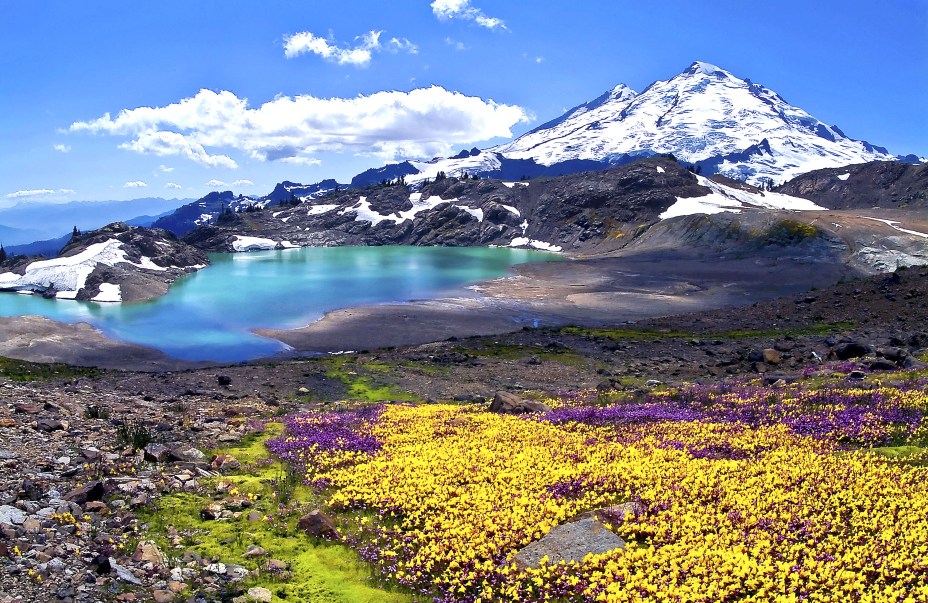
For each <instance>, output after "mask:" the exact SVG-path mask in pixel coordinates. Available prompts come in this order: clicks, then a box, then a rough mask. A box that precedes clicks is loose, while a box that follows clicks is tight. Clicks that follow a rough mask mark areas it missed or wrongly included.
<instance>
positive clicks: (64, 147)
mask: <svg viewBox="0 0 928 603" xmlns="http://www.w3.org/2000/svg"><path fill="white" fill-rule="evenodd" d="M52 148H53V149H55V150H56V151H58V152H59V153H70V152H71V147H69V146H68V145H66V144H56V145H54V146H53V147H52Z"/></svg>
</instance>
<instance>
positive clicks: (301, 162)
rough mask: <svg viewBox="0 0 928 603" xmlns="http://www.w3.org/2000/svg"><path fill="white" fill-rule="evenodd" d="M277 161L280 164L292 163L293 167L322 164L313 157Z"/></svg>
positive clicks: (286, 158)
mask: <svg viewBox="0 0 928 603" xmlns="http://www.w3.org/2000/svg"><path fill="white" fill-rule="evenodd" d="M278 161H280V162H281V163H292V164H294V165H319V164H320V163H322V162H321V161H320V160H318V159H315V158H314V157H284V158H283V159H279V160H278Z"/></svg>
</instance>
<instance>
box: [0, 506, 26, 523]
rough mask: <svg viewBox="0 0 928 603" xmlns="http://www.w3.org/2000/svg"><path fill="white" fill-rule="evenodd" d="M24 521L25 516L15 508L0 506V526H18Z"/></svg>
mask: <svg viewBox="0 0 928 603" xmlns="http://www.w3.org/2000/svg"><path fill="white" fill-rule="evenodd" d="M24 521H26V514H25V513H24V512H23V511H22V510H20V509H17V508H16V507H12V506H10V505H3V506H0V524H6V525H8V526H10V525H16V526H18V525H20V524H22V523H23V522H24Z"/></svg>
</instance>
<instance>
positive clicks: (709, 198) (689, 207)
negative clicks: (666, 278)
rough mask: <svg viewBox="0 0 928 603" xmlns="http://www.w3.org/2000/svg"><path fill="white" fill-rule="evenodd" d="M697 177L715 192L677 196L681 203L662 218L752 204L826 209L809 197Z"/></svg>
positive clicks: (799, 209)
mask: <svg viewBox="0 0 928 603" xmlns="http://www.w3.org/2000/svg"><path fill="white" fill-rule="evenodd" d="M696 180H697V181H698V182H699V184H700V185H702V186H705V187H707V188H708V189H710V190H711V191H712V192H711V193H709V194H708V195H704V196H702V197H677V202H676V203H674V204H673V205H671V206H670V207H669V208H668V209H667V211H665V212H664V213H662V214H661V215H660V216H658V217H659V218H660V219H661V220H669V219H670V218H676V217H678V216H690V215H693V214H718V213H721V212H725V211H728V212H733V213H739V212H740V211H741V210H742V209H748V208H751V207H762V208H765V209H776V210H787V211H821V210H824V209H825V208H824V207H821V206H819V205H816V204H815V203H813V202H811V201H809V200H808V199H802V198H800V197H792V196H790V195H783V194H781V193H772V192H765V193H761V192H751V191H744V190H740V189H737V188H732V187H730V186H725V185H724V184H719V183H718V182H715V181H713V180H710V179H709V178H706V177H704V176H696Z"/></svg>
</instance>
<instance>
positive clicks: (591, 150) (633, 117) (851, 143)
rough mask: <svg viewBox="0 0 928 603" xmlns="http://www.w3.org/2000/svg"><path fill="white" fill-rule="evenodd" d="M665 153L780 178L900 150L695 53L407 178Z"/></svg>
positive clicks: (724, 170) (532, 170) (706, 166)
mask: <svg viewBox="0 0 928 603" xmlns="http://www.w3.org/2000/svg"><path fill="white" fill-rule="evenodd" d="M666 153H672V154H673V155H674V156H675V157H676V158H677V159H678V160H680V161H683V162H686V163H691V164H697V165H699V166H701V167H702V171H703V173H707V174H711V173H720V174H723V175H726V176H729V177H731V178H735V179H738V180H746V181H748V182H750V183H753V184H761V183H765V182H768V181H773V182H776V183H780V182H784V181H786V180H789V179H790V178H793V177H795V176H798V175H799V174H803V173H805V172H808V171H810V170H815V169H821V168H827V167H839V166H844V165H849V164H853V163H864V162H868V161H887V160H895V159H899V157H897V156H896V155H893V154H891V153H890V152H889V151H887V150H886V149H884V148H882V147H877V146H874V145H871V144H870V143H868V142H864V141H859V140H854V139H852V138H849V137H848V136H847V135H845V134H844V132H842V131H841V130H840V129H839V128H838V127H837V126H829V125H827V124H825V123H824V122H822V121H819V120H818V119H816V118H815V117H813V116H811V115H809V114H808V113H807V112H805V111H803V110H802V109H800V108H798V107H795V106H793V105H790V104H789V103H788V102H786V101H785V100H784V99H783V98H782V97H780V96H779V95H778V94H777V93H776V92H774V91H773V90H770V89H769V88H766V87H764V86H762V85H760V84H756V83H754V82H752V81H751V80H748V79H740V78H738V77H736V76H734V75H732V74H731V73H729V72H728V71H725V70H724V69H721V68H719V67H716V66H715V65H710V64H708V63H703V62H698V61H697V62H695V63H693V64H692V65H690V67H689V68H687V69H686V70H684V71H683V72H682V73H680V74H679V75H677V76H675V77H673V78H671V79H669V80H666V81H664V80H659V81H656V82H654V83H653V84H651V85H650V86H648V87H647V88H646V89H645V90H644V91H643V92H641V93H635V92H634V91H633V90H631V89H630V88H628V87H627V86H625V85H621V84H620V85H618V86H616V87H615V88H613V89H612V90H610V91H608V92H606V93H605V94H603V95H602V96H600V97H599V98H597V99H595V100H592V101H590V102H588V103H585V104H582V105H579V106H577V107H575V108H573V109H571V110H570V111H568V112H567V113H565V114H564V115H562V116H561V117H559V118H557V119H555V120H553V121H550V122H548V123H545V124H543V125H541V126H539V127H538V128H535V129H534V130H532V131H530V132H527V133H526V134H524V135H522V136H520V137H519V138H517V139H515V140H514V141H512V142H509V143H506V144H502V145H499V146H496V147H493V148H490V149H486V150H484V151H482V152H480V153H479V154H474V153H473V152H470V153H468V154H467V156H465V157H460V156H456V157H454V158H448V159H441V160H433V161H430V162H411V163H412V165H413V166H415V168H416V169H418V170H419V173H418V174H415V175H413V176H409V177H407V178H406V180H407V182H416V181H420V180H423V179H425V178H433V177H434V175H435V174H436V173H437V172H438V171H443V172H445V173H447V174H449V175H451V174H455V175H457V174H460V173H461V172H468V173H475V172H476V173H479V174H484V175H488V176H502V177H510V178H512V177H518V175H517V174H516V172H518V171H519V170H522V171H523V172H525V173H526V174H527V175H534V174H537V173H565V172H568V171H572V170H570V169H558V166H562V168H569V167H570V165H571V164H574V165H576V166H577V167H579V168H580V169H589V168H590V167H592V166H595V165H597V164H599V165H618V164H621V163H626V162H628V161H630V160H632V159H634V158H637V157H641V156H649V155H655V154H666Z"/></svg>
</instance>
